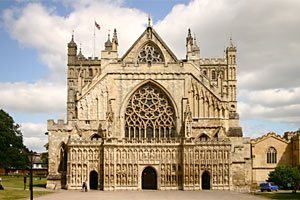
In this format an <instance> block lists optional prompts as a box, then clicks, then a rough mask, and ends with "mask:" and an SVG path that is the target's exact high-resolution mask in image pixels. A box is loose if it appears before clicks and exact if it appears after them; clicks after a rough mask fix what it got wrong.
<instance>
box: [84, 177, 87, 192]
mask: <svg viewBox="0 0 300 200" xmlns="http://www.w3.org/2000/svg"><path fill="white" fill-rule="evenodd" d="M84 183H85V184H84V185H85V191H86V192H87V181H86V180H85V181H84Z"/></svg>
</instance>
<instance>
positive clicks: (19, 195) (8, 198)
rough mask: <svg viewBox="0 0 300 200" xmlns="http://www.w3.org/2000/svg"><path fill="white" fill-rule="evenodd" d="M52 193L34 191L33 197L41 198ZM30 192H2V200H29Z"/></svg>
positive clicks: (5, 190)
mask: <svg viewBox="0 0 300 200" xmlns="http://www.w3.org/2000/svg"><path fill="white" fill-rule="evenodd" d="M49 193H52V192H46V191H33V196H34V197H37V196H41V195H45V194H49ZM29 197H30V192H29V191H28V190H26V191H25V190H15V189H5V188H4V190H0V199H2V200H14V199H24V198H29Z"/></svg>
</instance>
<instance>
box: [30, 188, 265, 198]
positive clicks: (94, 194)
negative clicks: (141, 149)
mask: <svg viewBox="0 0 300 200" xmlns="http://www.w3.org/2000/svg"><path fill="white" fill-rule="evenodd" d="M35 199H37V200H68V199H71V200H84V199H87V200H94V199H95V200H96V199H97V200H98V199H99V200H117V199H120V200H201V199H205V200H213V199H216V200H259V199H260V200H262V199H264V200H265V198H263V197H258V196H254V195H250V194H245V193H237V192H231V191H151V190H149V191H147V190H146V191H145V190H143V191H89V192H82V191H71V190H61V191H59V192H56V193H53V194H49V195H45V196H41V197H37V198H35Z"/></svg>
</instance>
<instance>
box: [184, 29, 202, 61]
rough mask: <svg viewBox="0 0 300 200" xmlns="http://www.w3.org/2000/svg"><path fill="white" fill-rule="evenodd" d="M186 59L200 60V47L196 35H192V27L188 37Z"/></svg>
mask: <svg viewBox="0 0 300 200" xmlns="http://www.w3.org/2000/svg"><path fill="white" fill-rule="evenodd" d="M186 50H187V54H186V59H187V60H199V59H200V48H199V47H198V45H197V43H196V37H194V38H193V37H192V34H191V29H189V30H188V36H187V38H186Z"/></svg>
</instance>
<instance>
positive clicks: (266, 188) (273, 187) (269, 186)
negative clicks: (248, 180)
mask: <svg viewBox="0 0 300 200" xmlns="http://www.w3.org/2000/svg"><path fill="white" fill-rule="evenodd" d="M260 191H262V192H263V191H268V192H271V191H276V192H277V191H278V186H277V185H275V184H274V183H271V182H268V183H262V184H260Z"/></svg>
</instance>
